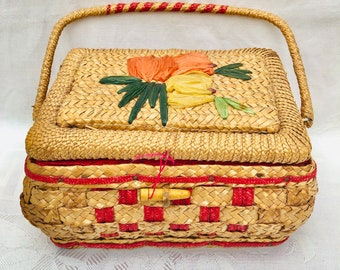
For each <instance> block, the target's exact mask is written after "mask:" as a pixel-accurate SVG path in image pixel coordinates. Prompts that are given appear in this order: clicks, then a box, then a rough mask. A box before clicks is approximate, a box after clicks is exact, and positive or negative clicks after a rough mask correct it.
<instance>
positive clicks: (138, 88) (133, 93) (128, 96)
mask: <svg viewBox="0 0 340 270" xmlns="http://www.w3.org/2000/svg"><path fill="white" fill-rule="evenodd" d="M147 84H148V83H146V82H139V83H136V85H134V87H133V89H131V90H130V91H128V92H126V93H125V95H124V96H123V97H122V99H121V100H120V102H119V103H118V107H119V108H121V107H123V106H125V105H126V104H128V103H129V102H130V101H131V100H133V99H134V98H135V97H137V96H139V95H140V94H141V93H142V92H143V90H144V89H145V88H146V86H147Z"/></svg>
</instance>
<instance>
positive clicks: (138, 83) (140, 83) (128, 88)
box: [117, 81, 144, 94]
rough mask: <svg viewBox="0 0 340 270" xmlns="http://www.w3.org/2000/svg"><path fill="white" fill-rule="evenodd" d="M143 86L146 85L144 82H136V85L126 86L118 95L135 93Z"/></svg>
mask: <svg viewBox="0 0 340 270" xmlns="http://www.w3.org/2000/svg"><path fill="white" fill-rule="evenodd" d="M142 84H144V83H143V82H142V81H139V82H134V83H130V84H128V85H126V86H124V87H123V88H122V89H120V90H118V91H117V93H118V94H122V93H125V92H126V93H128V92H134V91H135V90H136V89H137V88H139V87H140V86H141V85H142Z"/></svg>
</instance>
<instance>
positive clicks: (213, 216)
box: [200, 206, 220, 222]
mask: <svg viewBox="0 0 340 270" xmlns="http://www.w3.org/2000/svg"><path fill="white" fill-rule="evenodd" d="M219 219H220V207H218V206H216V207H205V206H201V208H200V222H218V221H219Z"/></svg>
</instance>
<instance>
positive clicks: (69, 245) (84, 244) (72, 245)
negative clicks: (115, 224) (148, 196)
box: [51, 237, 288, 249]
mask: <svg viewBox="0 0 340 270" xmlns="http://www.w3.org/2000/svg"><path fill="white" fill-rule="evenodd" d="M287 239H288V237H287V238H286V239H284V240H283V241H278V242H218V241H205V242H200V243H191V242H184V243H177V242H151V241H141V242H135V243H127V244H116V243H87V242H77V241H74V242H68V243H58V242H56V241H54V240H53V239H52V238H51V241H52V242H53V243H54V244H55V245H56V246H58V247H61V248H76V247H86V248H114V249H129V248H130V249H131V248H139V247H145V246H149V247H183V248H190V247H204V246H217V247H268V246H277V245H280V244H282V243H284V242H285V241H286V240H287Z"/></svg>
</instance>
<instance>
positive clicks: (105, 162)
mask: <svg viewBox="0 0 340 270" xmlns="http://www.w3.org/2000/svg"><path fill="white" fill-rule="evenodd" d="M30 161H31V162H32V163H34V164H37V165H39V166H91V165H92V166H101V165H120V164H126V163H134V164H146V165H152V166H159V160H155V159H143V158H140V159H134V160H124V159H84V160H80V159H78V160H58V161H40V160H35V159H30ZM311 163H312V161H311V160H306V161H304V162H300V163H296V164H293V165H294V166H298V167H302V166H306V165H309V164H311ZM185 165H225V166H267V167H273V166H289V164H281V163H265V162H261V163H251V162H231V161H204V160H202V161H198V160H179V159H176V160H175V162H174V163H169V164H167V167H168V166H185ZM290 165H292V164H290Z"/></svg>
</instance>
